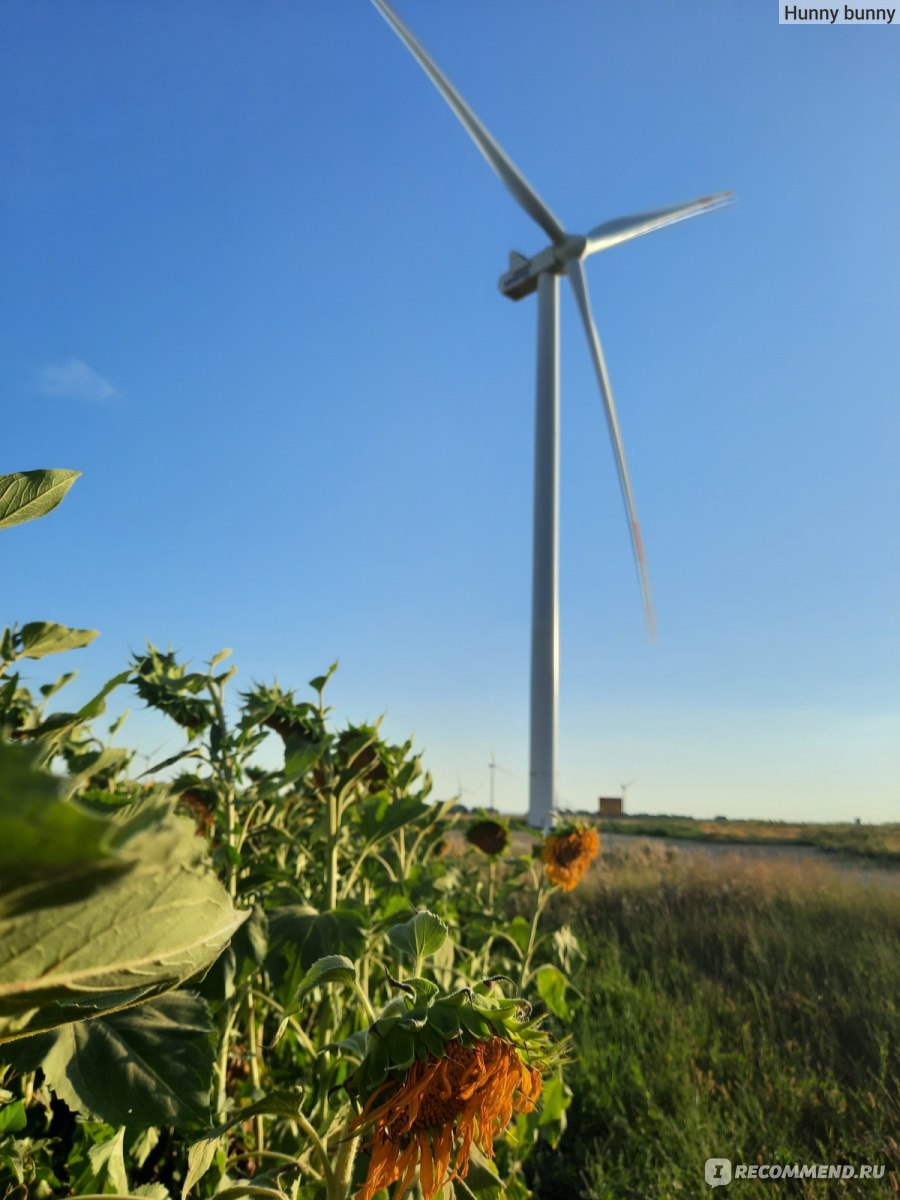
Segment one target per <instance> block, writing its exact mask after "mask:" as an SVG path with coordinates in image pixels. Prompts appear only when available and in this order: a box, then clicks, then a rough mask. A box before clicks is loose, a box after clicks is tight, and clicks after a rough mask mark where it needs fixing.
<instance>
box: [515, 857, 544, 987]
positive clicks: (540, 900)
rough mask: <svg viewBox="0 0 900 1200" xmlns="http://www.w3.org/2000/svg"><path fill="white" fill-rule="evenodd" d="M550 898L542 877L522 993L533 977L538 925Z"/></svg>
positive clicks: (522, 972)
mask: <svg viewBox="0 0 900 1200" xmlns="http://www.w3.org/2000/svg"><path fill="white" fill-rule="evenodd" d="M549 898H550V893H549V891H547V890H546V889H545V888H544V876H543V875H541V877H540V881H539V882H538V885H537V890H536V892H535V897H534V915H533V916H532V918H531V929H530V930H529V931H528V945H527V947H526V949H525V957H524V958H523V959H522V970H521V973H520V975H519V990H520V991H524V990H525V987H526V985H527V983H528V980H529V978H530V976H531V959H532V957H533V955H534V950H535V946H536V945H537V933H538V925H539V924H540V920H541V914H542V913H543V911H544V907H545V905H546V903H547V901H548V899H549Z"/></svg>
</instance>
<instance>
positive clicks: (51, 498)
mask: <svg viewBox="0 0 900 1200" xmlns="http://www.w3.org/2000/svg"><path fill="white" fill-rule="evenodd" d="M80 474H81V472H80V471H16V472H15V473H14V474H12V475H0V529H5V528H7V526H9V525H20V524H21V523H22V522H23V521H33V520H34V519H35V517H43V516H44V515H45V514H46V513H48V512H50V511H51V509H54V508H56V506H57V504H59V502H60V500H62V498H63V496H65V494H66V492H67V491H68V490H69V488H70V487H71V486H72V484H73V483H74V482H75V480H76V479H77V478H78V476H79V475H80Z"/></svg>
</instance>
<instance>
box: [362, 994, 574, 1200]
mask: <svg viewBox="0 0 900 1200" xmlns="http://www.w3.org/2000/svg"><path fill="white" fill-rule="evenodd" d="M416 982H418V983H424V982H425V981H416ZM479 987H480V988H481V989H482V990H481V991H480V992H479V990H478V989H463V990H462V991H461V992H457V993H454V994H452V995H449V996H442V997H441V996H437V995H434V996H428V995H427V994H425V993H423V992H422V991H421V990H419V989H417V992H418V994H417V995H416V996H415V997H414V998H413V1000H412V1001H410V1000H409V999H408V998H406V997H399V998H398V999H397V1000H394V1001H392V1002H391V1004H390V1005H388V1007H387V1009H386V1010H385V1012H384V1013H383V1014H382V1017H380V1018H379V1020H378V1021H376V1023H375V1025H374V1026H373V1027H372V1028H371V1029H370V1030H369V1035H370V1036H369V1042H368V1049H367V1052H366V1056H365V1057H364V1059H363V1063H362V1064H361V1066H360V1068H359V1069H358V1070H357V1071H356V1072H355V1073H354V1076H353V1077H351V1080H350V1081H348V1084H349V1086H350V1090H351V1091H355V1092H356V1093H357V1094H358V1095H359V1097H360V1099H361V1100H362V1101H363V1108H362V1111H361V1112H360V1114H359V1116H358V1117H356V1118H355V1119H354V1121H353V1123H352V1124H353V1127H354V1128H356V1129H364V1130H367V1131H368V1139H367V1142H366V1144H365V1146H364V1149H366V1150H368V1152H369V1166H368V1171H367V1173H366V1178H365V1182H364V1183H363V1185H362V1187H361V1189H360V1191H359V1192H358V1193H357V1200H372V1197H373V1196H374V1195H375V1193H376V1192H378V1191H379V1190H381V1189H382V1188H387V1187H389V1186H390V1185H391V1184H393V1183H396V1184H397V1188H396V1191H395V1193H394V1196H395V1200H400V1198H401V1197H402V1196H403V1195H405V1193H406V1192H407V1191H408V1189H409V1188H410V1187H411V1186H412V1184H413V1182H414V1180H415V1178H416V1175H417V1174H418V1178H419V1183H420V1186H421V1189H422V1194H423V1196H424V1198H425V1200H432V1197H433V1196H435V1195H437V1193H438V1192H439V1191H440V1189H441V1188H442V1187H443V1185H444V1184H445V1183H448V1182H449V1181H450V1180H452V1179H455V1178H457V1177H459V1178H464V1177H465V1175H466V1174H467V1172H468V1169H469V1157H470V1154H471V1151H472V1146H473V1145H475V1146H477V1147H478V1148H479V1149H480V1150H481V1151H482V1152H483V1153H484V1154H485V1155H486V1156H487V1157H488V1158H492V1157H493V1153H494V1139H495V1138H496V1137H498V1136H499V1135H500V1134H501V1133H502V1131H503V1130H504V1129H505V1128H506V1126H507V1125H508V1124H509V1122H510V1121H511V1120H512V1117H513V1115H514V1114H515V1113H517V1112H531V1111H532V1110H533V1109H534V1107H535V1103H536V1101H537V1099H538V1097H539V1096H540V1093H541V1076H542V1072H543V1070H545V1069H546V1066H547V1065H548V1063H549V1061H550V1058H551V1052H550V1050H549V1046H548V1038H547V1035H546V1034H544V1033H543V1031H541V1030H539V1029H538V1028H537V1022H535V1021H532V1020H531V1016H530V1010H529V1008H528V1006H527V1004H525V1003H524V1002H523V1001H521V1000H518V999H514V1000H506V999H503V998H497V997H492V996H490V995H489V994H487V992H488V991H489V988H490V985H479ZM435 991H436V989H435ZM423 1001H424V1003H423ZM448 1035H449V1036H448ZM410 1056H411V1061H409V1062H408V1063H407V1064H406V1065H404V1067H403V1068H402V1069H394V1068H392V1067H391V1066H390V1065H387V1066H385V1065H384V1064H385V1063H387V1064H390V1063H391V1062H392V1061H395V1060H396V1059H397V1058H398V1057H400V1058H404V1057H410ZM380 1064H381V1065H380ZM379 1077H380V1078H381V1082H379V1083H377V1084H376V1085H375V1086H374V1087H372V1082H373V1080H375V1079H378V1078H379Z"/></svg>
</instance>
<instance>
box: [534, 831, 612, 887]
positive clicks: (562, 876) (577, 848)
mask: <svg viewBox="0 0 900 1200" xmlns="http://www.w3.org/2000/svg"><path fill="white" fill-rule="evenodd" d="M599 853H600V835H599V834H598V833H597V830H596V829H593V828H592V827H590V826H587V827H585V826H581V825H571V826H566V827H563V828H561V829H556V830H554V832H553V833H550V834H548V835H547V837H546V838H545V839H544V845H543V847H542V849H541V862H542V863H543V864H544V873H545V874H546V876H547V878H548V879H549V880H550V882H551V883H555V884H557V885H558V886H559V887H561V888H562V889H563V891H565V892H571V890H572V889H573V888H574V887H575V886H576V885H577V884H578V883H579V882H580V880H581V877H582V875H584V873H585V871H586V870H587V869H588V867H589V866H590V864H591V863H592V862H593V861H594V859H595V858H596V857H597V855H598V854H599Z"/></svg>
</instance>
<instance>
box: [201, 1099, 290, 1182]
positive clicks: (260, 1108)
mask: <svg viewBox="0 0 900 1200" xmlns="http://www.w3.org/2000/svg"><path fill="white" fill-rule="evenodd" d="M300 1100H301V1093H300V1091H299V1090H296V1091H292V1092H288V1091H284V1092H270V1093H269V1095H268V1096H264V1097H263V1098H262V1100H257V1101H256V1103H254V1104H248V1105H247V1106H246V1107H245V1108H242V1109H240V1110H239V1111H238V1112H237V1113H235V1114H234V1115H233V1116H231V1117H229V1119H228V1120H227V1121H225V1122H224V1124H222V1125H217V1126H216V1128H215V1129H211V1130H210V1131H209V1133H207V1135H206V1136H205V1137H203V1138H201V1139H200V1141H199V1142H194V1144H193V1146H191V1148H190V1150H189V1151H188V1170H187V1175H186V1176H185V1180H184V1186H183V1188H182V1190H181V1200H184V1198H185V1196H187V1194H188V1192H189V1191H190V1190H191V1188H192V1187H194V1185H195V1184H196V1183H198V1182H199V1181H200V1180H201V1179H202V1178H203V1176H204V1175H205V1174H206V1172H207V1171H208V1170H209V1168H210V1167H211V1166H212V1161H213V1159H214V1158H215V1155H216V1151H217V1150H218V1149H219V1147H220V1146H221V1145H222V1137H223V1135H224V1134H226V1133H227V1132H228V1130H229V1129H232V1128H233V1127H234V1126H235V1125H242V1124H243V1123H244V1122H245V1121H249V1120H250V1118H251V1117H254V1116H256V1115H257V1114H260V1115H263V1114H271V1115H274V1116H279V1117H287V1118H288V1119H292V1118H294V1117H296V1116H297V1113H298V1112H299V1109H300Z"/></svg>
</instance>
